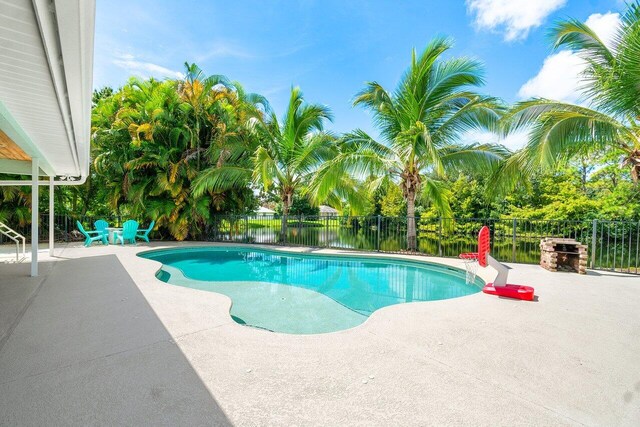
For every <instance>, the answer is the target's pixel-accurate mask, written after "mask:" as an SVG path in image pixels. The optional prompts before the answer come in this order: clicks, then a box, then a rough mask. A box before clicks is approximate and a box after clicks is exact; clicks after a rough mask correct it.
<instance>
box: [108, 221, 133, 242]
mask: <svg viewBox="0 0 640 427" xmlns="http://www.w3.org/2000/svg"><path fill="white" fill-rule="evenodd" d="M137 232H138V221H134V220H132V219H130V220H127V221H125V223H124V224H122V231H118V232H116V234H115V236H114V239H113V240H114V241H115V242H116V243H118V242H121V243H122V246H124V242H125V241H127V240H128V241H129V242H131V243H133V244H134V245H135V244H136V233H137Z"/></svg>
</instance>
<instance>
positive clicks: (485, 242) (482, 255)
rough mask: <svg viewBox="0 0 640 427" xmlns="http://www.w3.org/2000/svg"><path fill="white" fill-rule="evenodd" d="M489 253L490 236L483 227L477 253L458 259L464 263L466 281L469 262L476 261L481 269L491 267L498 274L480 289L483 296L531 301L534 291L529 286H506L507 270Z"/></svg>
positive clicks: (461, 256) (467, 254) (487, 228)
mask: <svg viewBox="0 0 640 427" xmlns="http://www.w3.org/2000/svg"><path fill="white" fill-rule="evenodd" d="M490 252H491V234H490V231H489V227H487V226H486V225H485V226H483V227H482V228H481V229H480V233H479V234H478V252H477V253H476V252H469V253H463V254H460V258H461V259H462V260H464V261H465V266H467V281H468V278H469V271H470V267H469V266H468V264H469V260H474V261H475V260H477V262H478V264H477V265H480V266H481V267H483V268H484V267H487V266H491V267H493V268H494V269H495V270H496V271H497V272H498V275H497V276H496V278H495V279H494V281H493V283H487V285H486V286H485V287H484V288H483V289H482V292H484V293H485V294H491V295H498V296H501V297H507V298H515V299H521V300H525V301H532V300H533V294H534V289H533V288H532V287H531V286H524V285H511V284H507V276H508V275H509V268H508V267H507V266H506V265H503V264H502V263H500V262H498V260H496V259H495V258H494V257H492V256H491V254H490ZM474 279H475V272H474Z"/></svg>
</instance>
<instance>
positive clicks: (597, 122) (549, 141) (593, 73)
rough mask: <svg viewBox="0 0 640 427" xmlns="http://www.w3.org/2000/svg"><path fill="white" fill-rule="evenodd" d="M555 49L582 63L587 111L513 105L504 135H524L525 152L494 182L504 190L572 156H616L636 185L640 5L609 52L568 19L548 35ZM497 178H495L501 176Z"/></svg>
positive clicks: (536, 103) (639, 171)
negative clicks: (573, 55)
mask: <svg viewBox="0 0 640 427" xmlns="http://www.w3.org/2000/svg"><path fill="white" fill-rule="evenodd" d="M552 35H553V36H554V37H555V44H554V46H555V48H561V47H566V48H569V49H571V50H573V51H575V52H576V53H577V54H578V55H580V57H581V58H583V59H584V61H585V62H586V68H585V70H584V72H583V73H582V75H581V79H582V83H583V86H582V94H583V97H584V101H585V105H588V106H585V105H575V104H571V103H566V102H559V101H553V100H548V99H532V100H527V101H524V102H520V103H518V104H516V105H515V106H514V107H513V108H512V109H511V110H510V111H509V112H508V113H507V114H506V115H505V117H504V129H505V131H506V132H507V133H508V132H513V131H518V130H523V129H524V130H528V142H527V144H526V145H525V147H524V148H523V149H522V150H521V151H519V152H518V153H516V154H515V155H514V156H513V157H512V158H510V159H509V160H508V161H507V162H505V164H504V165H503V166H502V167H501V170H500V175H501V176H502V179H500V178H498V179H497V180H496V181H497V182H498V183H500V182H501V183H502V184H503V185H505V186H504V188H503V189H504V190H508V189H509V188H510V187H511V186H513V185H514V184H515V183H516V182H518V181H520V180H522V179H526V177H527V176H529V175H530V174H531V173H533V172H534V171H536V170H539V169H552V168H556V167H559V166H562V165H564V164H566V162H567V161H568V160H569V159H571V158H572V157H574V156H586V155H589V154H593V153H598V152H603V151H606V150H614V151H616V152H618V153H620V154H621V165H622V166H625V167H627V168H629V171H630V173H631V177H632V179H633V181H634V182H636V183H637V182H638V179H639V178H640V2H638V1H636V2H634V3H632V4H631V5H629V8H628V10H627V12H626V13H625V14H624V15H623V16H622V19H621V24H620V26H619V28H618V29H617V32H616V35H615V37H614V39H613V46H607V45H606V44H605V43H604V42H603V40H602V39H601V38H600V37H598V35H597V34H596V33H595V32H594V31H593V29H591V28H589V27H588V26H587V25H585V24H583V23H581V22H579V21H577V20H575V19H569V20H565V21H561V22H559V23H558V24H556V25H555V26H554V27H553V29H552ZM500 175H498V176H500Z"/></svg>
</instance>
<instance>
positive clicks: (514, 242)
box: [511, 218, 518, 262]
mask: <svg viewBox="0 0 640 427" xmlns="http://www.w3.org/2000/svg"><path fill="white" fill-rule="evenodd" d="M517 221H518V220H517V219H515V218H513V241H512V244H511V246H512V252H513V257H512V259H513V261H512V262H516V225H517Z"/></svg>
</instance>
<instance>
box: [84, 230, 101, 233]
mask: <svg viewBox="0 0 640 427" xmlns="http://www.w3.org/2000/svg"><path fill="white" fill-rule="evenodd" d="M85 233H87V234H104V233H103V232H102V231H100V230H91V231H86V230H85Z"/></svg>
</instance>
